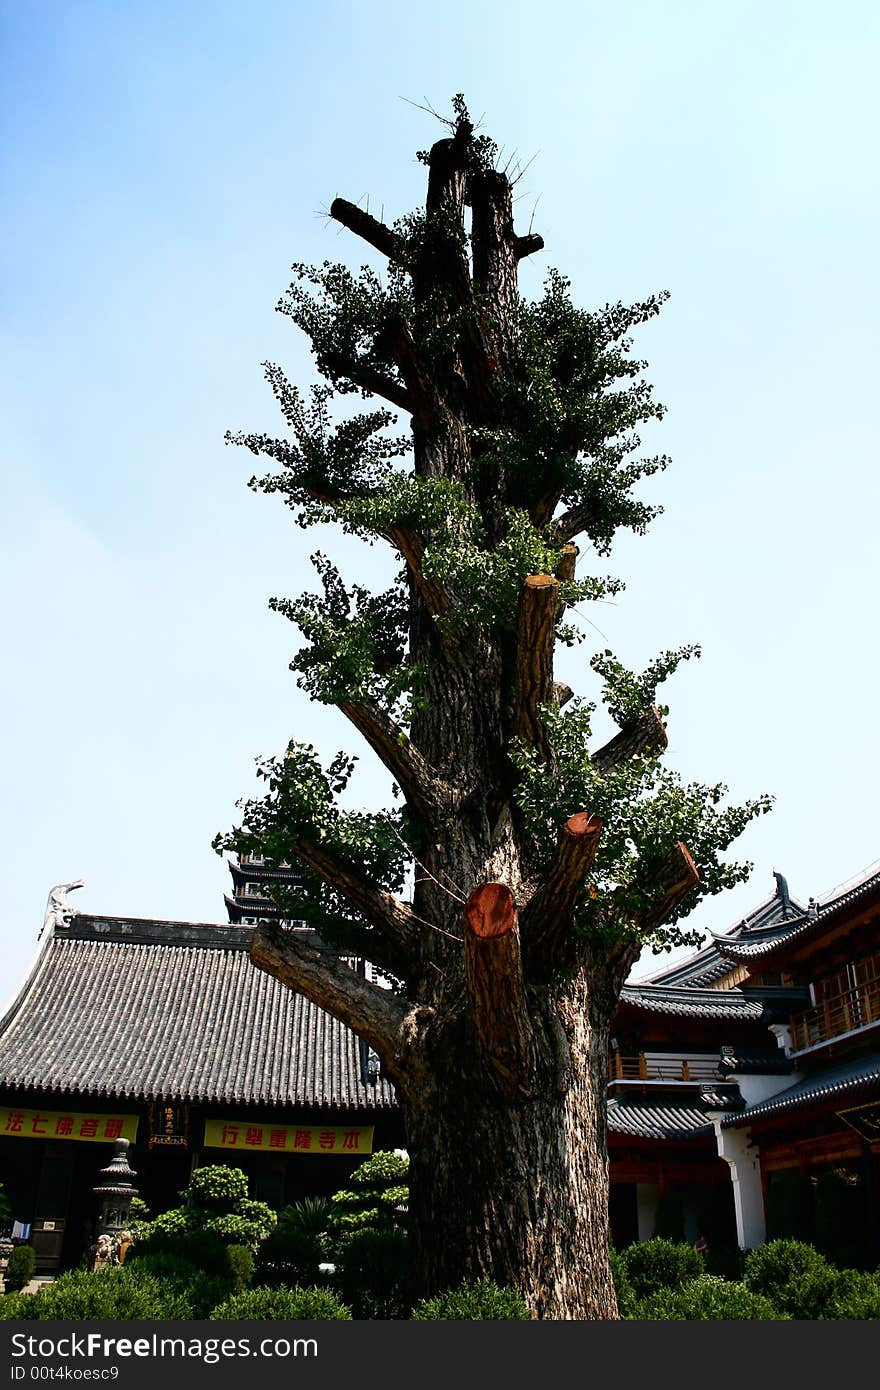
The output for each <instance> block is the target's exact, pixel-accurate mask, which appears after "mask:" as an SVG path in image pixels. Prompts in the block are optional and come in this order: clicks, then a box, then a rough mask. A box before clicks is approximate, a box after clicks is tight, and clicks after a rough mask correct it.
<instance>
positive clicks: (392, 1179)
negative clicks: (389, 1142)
mask: <svg viewBox="0 0 880 1390" xmlns="http://www.w3.org/2000/svg"><path fill="white" fill-rule="evenodd" d="M408 1177H409V1158H408V1156H407V1155H406V1154H404V1153H397V1152H396V1151H395V1150H394V1149H377V1150H376V1152H375V1153H374V1154H370V1157H369V1158H365V1159H364V1161H363V1163H361V1164H360V1165H359V1167H357V1168H355V1170H354V1172H353V1173H352V1175H351V1177H350V1178H349V1182H350V1183H351V1185H352V1187H375V1188H376V1189H377V1190H381V1191H388V1189H389V1188H391V1187H394V1186H396V1185H400V1184H403V1183H405V1182H406V1179H407V1178H408Z"/></svg>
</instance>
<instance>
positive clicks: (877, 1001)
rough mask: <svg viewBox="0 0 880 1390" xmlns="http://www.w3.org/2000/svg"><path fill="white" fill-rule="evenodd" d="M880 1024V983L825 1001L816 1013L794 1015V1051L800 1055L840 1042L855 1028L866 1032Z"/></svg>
mask: <svg viewBox="0 0 880 1390" xmlns="http://www.w3.org/2000/svg"><path fill="white" fill-rule="evenodd" d="M878 1020H880V980H871V981H870V983H869V984H865V985H857V986H856V987H855V988H854V989H847V990H844V991H843V992H842V993H841V994H835V995H833V996H832V997H831V998H830V999H824V1000H823V1001H822V1003H821V1004H817V1005H816V1007H815V1008H814V1009H807V1010H806V1012H805V1013H802V1014H795V1016H794V1017H793V1018H792V1020H791V1047H792V1051H793V1052H801V1051H803V1049H804V1048H806V1047H815V1046H816V1044H817V1043H823V1042H828V1041H829V1040H830V1039H831V1038H839V1037H840V1036H841V1034H842V1033H851V1032H852V1031H853V1030H854V1029H856V1028H865V1027H867V1025H868V1024H869V1023H876V1022H877V1021H878Z"/></svg>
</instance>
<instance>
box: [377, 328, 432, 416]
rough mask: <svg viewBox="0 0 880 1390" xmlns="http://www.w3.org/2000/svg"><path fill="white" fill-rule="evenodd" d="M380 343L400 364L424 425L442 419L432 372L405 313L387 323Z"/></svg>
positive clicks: (401, 371) (414, 404)
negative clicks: (422, 354) (419, 348)
mask: <svg viewBox="0 0 880 1390" xmlns="http://www.w3.org/2000/svg"><path fill="white" fill-rule="evenodd" d="M377 343H379V344H380V345H381V346H382V347H384V348H386V349H387V350H388V351H389V352H390V353H391V356H392V357H393V358H394V361H395V362H396V363H397V366H398V369H399V371H400V375H401V376H402V377H403V380H404V383H405V385H406V393H407V396H408V397H409V401H410V407H409V408H410V410H411V411H412V413H413V414H414V415H416V416H418V418H419V419H420V420H421V421H422V422H423V423H425V424H430V423H431V422H432V421H436V420H437V419H438V418H439V415H440V412H441V410H442V403H441V400H440V395H439V393H438V391H437V387H436V385H435V383H434V380H433V378H432V376H431V373H430V372H429V371H428V370H427V368H426V367H425V363H424V362H423V360H422V357H421V354H420V352H419V350H418V348H417V347H416V343H415V339H414V338H413V335H412V332H411V330H410V326H409V324H408V323H407V322H406V319H405V318H404V317H403V315H402V314H395V315H393V317H391V318H389V319H388V321H387V322H386V323H385V325H384V327H383V329H382V331H381V333H380V334H379V337H378V338H377Z"/></svg>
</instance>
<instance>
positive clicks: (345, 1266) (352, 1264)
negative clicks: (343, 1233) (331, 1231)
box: [332, 1226, 409, 1318]
mask: <svg viewBox="0 0 880 1390" xmlns="http://www.w3.org/2000/svg"><path fill="white" fill-rule="evenodd" d="M335 1260H336V1273H335V1274H334V1275H333V1276H332V1283H333V1285H334V1287H336V1288H337V1289H338V1290H339V1292H340V1294H341V1296H342V1297H343V1298H344V1299H345V1301H346V1303H350V1304H351V1307H352V1310H353V1312H354V1316H355V1317H356V1318H403V1317H406V1315H407V1309H408V1308H409V1300H408V1298H407V1285H408V1282H409V1236H408V1235H407V1233H406V1231H402V1230H400V1229H398V1228H394V1227H391V1228H388V1229H384V1230H383V1229H382V1228H381V1227H380V1228H379V1229H376V1228H375V1227H369V1226H368V1227H365V1228H364V1229H363V1230H360V1231H352V1233H351V1235H349V1236H347V1237H346V1239H345V1240H343V1241H340V1243H339V1246H338V1247H337V1252H336V1256H335Z"/></svg>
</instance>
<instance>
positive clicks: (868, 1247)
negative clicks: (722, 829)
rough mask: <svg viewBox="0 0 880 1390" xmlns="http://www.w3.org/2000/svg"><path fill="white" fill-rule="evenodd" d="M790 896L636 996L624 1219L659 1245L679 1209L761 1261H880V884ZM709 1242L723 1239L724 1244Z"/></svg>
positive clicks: (619, 1075)
mask: <svg viewBox="0 0 880 1390" xmlns="http://www.w3.org/2000/svg"><path fill="white" fill-rule="evenodd" d="M775 877H776V892H775V893H774V895H773V897H772V898H770V899H769V900H768V901H767V902H765V903H763V904H761V906H760V907H758V908H757V909H756V910H755V911H754V912H753V913H751V914H750V916H748V917H747V918H745V919H744V920H743V921H741V922H740V923H739V924H738V925H737V926H735V927H734V928H733V929H732V930H730V931H728V932H726V933H724V934H718V935H714V936H713V940H712V941H711V943H710V944H709V945H708V946H706V947H704V948H703V949H701V950H699V951H697V952H696V953H695V954H694V955H692V956H690V957H688V958H687V959H686V960H684V961H681V962H679V963H677V964H675V965H672V966H669V967H667V968H666V969H663V970H661V971H659V972H657V973H655V974H654V975H653V976H652V977H651V978H650V979H648V980H646V981H642V982H640V983H638V984H629V985H627V986H625V987H624V990H623V993H622V996H621V1001H620V1006H619V1008H618V1012H617V1016H616V1019H615V1027H614V1035H613V1037H612V1050H611V1058H610V1075H609V1106H608V1111H609V1115H608V1125H609V1148H610V1152H611V1177H612V1184H613V1188H612V1192H613V1196H612V1212H613V1213H614V1214H615V1215H616V1225H617V1229H618V1233H619V1234H618V1242H619V1243H621V1237H629V1238H636V1237H637V1238H639V1239H645V1238H647V1237H648V1236H650V1235H651V1234H653V1231H654V1229H656V1228H659V1227H662V1225H663V1222H664V1220H665V1221H667V1222H668V1221H669V1214H668V1212H667V1213H666V1214H664V1210H663V1208H664V1205H665V1206H668V1205H669V1204H670V1201H671V1202H672V1204H674V1205H675V1206H677V1207H678V1208H679V1209H680V1213H681V1215H682V1216H683V1220H684V1234H685V1235H686V1236H690V1237H693V1236H694V1235H695V1234H696V1233H697V1232H698V1231H700V1230H702V1232H703V1234H704V1235H707V1234H709V1232H708V1231H707V1230H706V1229H705V1228H707V1227H710V1228H711V1233H712V1236H713V1237H714V1239H715V1240H716V1241H717V1242H718V1243H719V1244H721V1243H725V1241H727V1240H729V1239H730V1237H731V1236H732V1237H733V1242H734V1243H735V1244H736V1245H738V1246H739V1247H740V1248H741V1249H752V1248H754V1247H755V1246H756V1245H760V1244H761V1243H762V1242H763V1241H764V1240H765V1239H767V1238H768V1237H773V1236H781V1235H785V1236H795V1235H797V1236H799V1237H800V1238H801V1239H805V1240H814V1241H816V1242H817V1243H819V1244H820V1245H824V1246H825V1248H826V1249H827V1250H828V1251H829V1252H830V1253H832V1254H834V1255H836V1257H837V1258H838V1260H839V1261H841V1262H843V1263H856V1264H866V1265H875V1264H876V1263H877V1262H878V1260H880V1214H878V1192H880V873H877V872H875V873H873V874H870V875H869V876H868V877H866V878H864V879H863V880H862V881H860V882H858V883H856V884H854V885H853V886H851V887H848V888H847V889H846V890H845V891H844V892H842V893H838V894H837V895H835V896H832V897H830V898H828V899H827V900H826V901H824V902H817V901H815V900H813V899H810V901H809V903H808V904H807V906H806V907H802V906H801V905H800V904H798V903H797V902H795V901H793V900H792V898H791V896H790V894H789V891H788V885H787V883H786V881H785V879H784V878H783V877H782V875H781V874H777V875H776V876H775ZM710 1239H711V1237H710Z"/></svg>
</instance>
